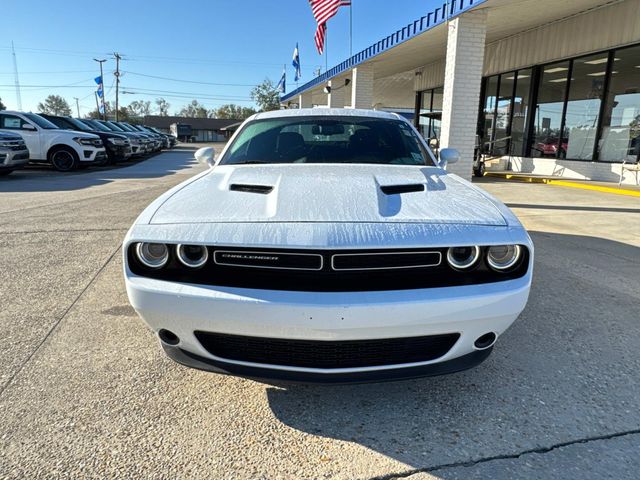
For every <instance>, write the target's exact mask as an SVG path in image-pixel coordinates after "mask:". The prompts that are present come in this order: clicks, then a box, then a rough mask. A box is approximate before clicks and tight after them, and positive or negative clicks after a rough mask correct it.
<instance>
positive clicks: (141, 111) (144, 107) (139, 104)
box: [127, 100, 151, 117]
mask: <svg viewBox="0 0 640 480" xmlns="http://www.w3.org/2000/svg"><path fill="white" fill-rule="evenodd" d="M127 110H128V111H129V115H130V116H131V117H145V116H147V115H150V114H151V102H150V101H144V100H135V101H133V102H131V103H130V104H129V106H128V107H127Z"/></svg>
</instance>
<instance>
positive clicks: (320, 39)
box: [309, 0, 351, 55]
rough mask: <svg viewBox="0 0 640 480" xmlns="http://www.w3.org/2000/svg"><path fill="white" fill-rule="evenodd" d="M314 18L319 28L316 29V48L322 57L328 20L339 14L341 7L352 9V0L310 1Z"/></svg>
mask: <svg viewBox="0 0 640 480" xmlns="http://www.w3.org/2000/svg"><path fill="white" fill-rule="evenodd" d="M309 3H310V4H311V11H312V12H313V17H314V18H315V19H316V23H317V24H318V28H316V35H315V40H316V48H317V49H318V53H319V54H320V55H322V52H323V51H324V39H325V36H326V35H327V20H329V19H330V18H331V17H333V16H334V15H335V14H336V13H338V8H340V7H350V6H351V0H309Z"/></svg>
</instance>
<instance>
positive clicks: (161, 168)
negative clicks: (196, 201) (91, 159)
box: [0, 148, 197, 192]
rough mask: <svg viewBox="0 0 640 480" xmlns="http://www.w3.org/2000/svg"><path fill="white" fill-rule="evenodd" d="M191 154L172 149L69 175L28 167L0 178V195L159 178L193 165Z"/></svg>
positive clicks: (185, 149) (76, 188) (47, 168)
mask: <svg viewBox="0 0 640 480" xmlns="http://www.w3.org/2000/svg"><path fill="white" fill-rule="evenodd" d="M194 151H195V150H194V149H192V148H175V149H172V150H165V151H162V152H160V153H158V154H156V155H152V156H149V157H146V158H142V159H140V160H138V159H134V160H133V161H129V162H123V163H119V164H117V165H114V166H110V167H92V168H88V169H86V170H78V171H75V172H70V173H61V172H56V171H54V170H53V169H51V168H50V167H47V166H36V167H32V166H29V167H28V168H26V169H22V170H16V171H14V172H12V173H11V174H10V175H8V176H5V177H2V178H1V179H0V192H54V191H71V190H81V189H84V188H88V187H94V186H98V185H104V184H107V183H110V182H112V181H114V180H116V179H146V178H158V177H163V176H166V175H170V174H173V173H176V172H178V171H180V170H182V169H184V168H186V167H189V166H192V165H195V164H196V163H197V161H196V160H195V158H194V157H193V153H194Z"/></svg>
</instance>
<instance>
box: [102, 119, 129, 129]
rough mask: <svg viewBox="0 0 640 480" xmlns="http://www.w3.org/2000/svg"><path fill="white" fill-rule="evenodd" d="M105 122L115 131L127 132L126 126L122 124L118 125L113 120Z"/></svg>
mask: <svg viewBox="0 0 640 480" xmlns="http://www.w3.org/2000/svg"><path fill="white" fill-rule="evenodd" d="M104 123H105V124H106V125H108V126H109V127H111V130H113V131H114V132H125V131H126V130H125V129H124V128H121V127H120V126H118V125H116V124H115V123H113V122H109V121H105V122H104Z"/></svg>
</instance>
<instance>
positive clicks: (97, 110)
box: [93, 92, 100, 115]
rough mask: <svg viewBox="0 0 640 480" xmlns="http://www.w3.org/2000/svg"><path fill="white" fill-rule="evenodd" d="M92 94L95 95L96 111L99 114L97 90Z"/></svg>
mask: <svg viewBox="0 0 640 480" xmlns="http://www.w3.org/2000/svg"><path fill="white" fill-rule="evenodd" d="M93 95H94V96H95V97H96V112H98V115H100V105H99V104H98V92H93Z"/></svg>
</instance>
